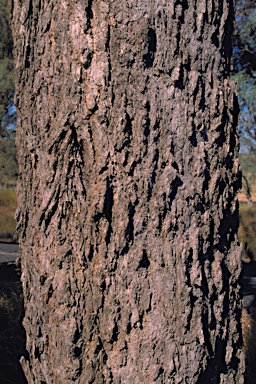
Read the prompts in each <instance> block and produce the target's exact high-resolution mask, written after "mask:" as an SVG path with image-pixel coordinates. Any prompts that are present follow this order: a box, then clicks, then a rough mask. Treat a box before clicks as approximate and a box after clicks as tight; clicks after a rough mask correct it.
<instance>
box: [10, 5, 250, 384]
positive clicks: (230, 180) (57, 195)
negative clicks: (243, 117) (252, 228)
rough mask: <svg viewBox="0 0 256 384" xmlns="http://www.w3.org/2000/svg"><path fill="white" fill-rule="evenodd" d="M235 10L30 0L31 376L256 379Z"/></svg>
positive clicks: (23, 257) (25, 59)
mask: <svg viewBox="0 0 256 384" xmlns="http://www.w3.org/2000/svg"><path fill="white" fill-rule="evenodd" d="M166 4H168V5H166ZM232 19H233V4H232V1H228V0H212V1H211V2H208V1H205V0H202V1H200V2H197V1H193V0H183V1H170V2H167V3H166V2H165V1H162V0H152V1H145V0H122V1H121V0H119V1H100V0H93V1H92V0H76V1H69V0H54V1H53V0H48V1H44V0H41V1H39V0H34V1H31V0H26V1H22V2H21V1H19V0H14V11H13V32H14V37H15V56H16V84H17V88H16V92H17V93H16V94H17V99H16V103H17V111H18V124H17V136H18V138H17V144H18V153H19V166H20V182H19V207H18V211H17V218H18V230H19V238H20V250H21V251H20V262H21V268H22V283H23V289H24V300H25V311H26V312H25V318H24V326H25V329H26V333H27V350H28V352H29V359H25V358H23V359H22V364H23V369H24V371H25V374H26V376H27V379H28V382H29V384H32V383H33V384H34V383H41V384H43V383H47V384H50V383H54V384H55V383H56V384H57V383H58V384H64V383H65V384H66V383H73V382H74V383H80V384H84V383H95V384H101V383H109V384H110V383H114V384H118V383H122V384H131V383H132V384H142V383H161V384H166V383H175V384H176V383H189V384H191V383H192V384H193V383H197V384H202V383H203V384H205V383H225V384H226V383H229V384H231V383H236V384H238V383H239V384H240V383H243V370H244V364H243V361H244V360H243V353H242V350H241V347H242V339H241V325H240V316H241V298H240V287H239V285H238V282H237V281H238V278H239V275H240V248H239V247H238V242H237V227H238V204H237V190H238V188H239V187H240V176H239V165H238V152H237V151H238V138H237V133H236V123H237V109H238V108H237V101H236V96H235V89H234V85H233V84H232V82H231V81H230V80H229V71H230V55H231V48H230V35H231V33H232V23H233V20H232Z"/></svg>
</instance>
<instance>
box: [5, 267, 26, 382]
mask: <svg viewBox="0 0 256 384" xmlns="http://www.w3.org/2000/svg"><path fill="white" fill-rule="evenodd" d="M22 316H23V297H22V289H21V282H20V278H19V273H18V271H17V267H16V265H15V263H2V264H0V383H1V384H26V383H27V380H26V378H25V376H24V374H23V371H22V368H21V366H20V363H19V359H20V357H21V355H25V354H26V352H25V333H24V329H23V327H22V323H21V320H22Z"/></svg>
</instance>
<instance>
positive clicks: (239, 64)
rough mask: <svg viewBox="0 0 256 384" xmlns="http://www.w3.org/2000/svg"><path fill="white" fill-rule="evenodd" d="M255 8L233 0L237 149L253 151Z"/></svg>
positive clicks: (255, 123) (244, 0) (255, 118)
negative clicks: (238, 144)
mask: <svg viewBox="0 0 256 384" xmlns="http://www.w3.org/2000/svg"><path fill="white" fill-rule="evenodd" d="M255 20H256V7H255V5H254V2H252V1H251V0H237V4H236V28H235V31H234V75H233V79H234V80H235V81H236V82H237V83H238V100H239V105H240V121H239V131H240V137H241V148H242V150H246V151H247V152H251V153H255V152H256V105H255V100H256V24H255Z"/></svg>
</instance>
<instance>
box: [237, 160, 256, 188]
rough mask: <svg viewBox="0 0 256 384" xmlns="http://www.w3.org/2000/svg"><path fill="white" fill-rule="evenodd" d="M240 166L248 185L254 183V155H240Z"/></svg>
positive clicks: (255, 173) (255, 165) (255, 167)
mask: <svg viewBox="0 0 256 384" xmlns="http://www.w3.org/2000/svg"><path fill="white" fill-rule="evenodd" d="M239 159H240V165H241V169H242V172H243V174H244V175H245V176H246V178H247V180H248V182H249V183H250V184H254V183H256V155H254V154H248V155H245V154H241V155H240V157H239Z"/></svg>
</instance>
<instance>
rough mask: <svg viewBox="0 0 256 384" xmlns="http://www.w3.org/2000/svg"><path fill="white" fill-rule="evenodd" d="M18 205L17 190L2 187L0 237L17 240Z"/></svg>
mask: <svg viewBox="0 0 256 384" xmlns="http://www.w3.org/2000/svg"><path fill="white" fill-rule="evenodd" d="M16 207H17V195H16V191H15V190H12V189H7V188H0V239H1V240H8V241H13V240H15V235H14V233H15V228H16V222H15V219H14V215H15V211H16Z"/></svg>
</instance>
